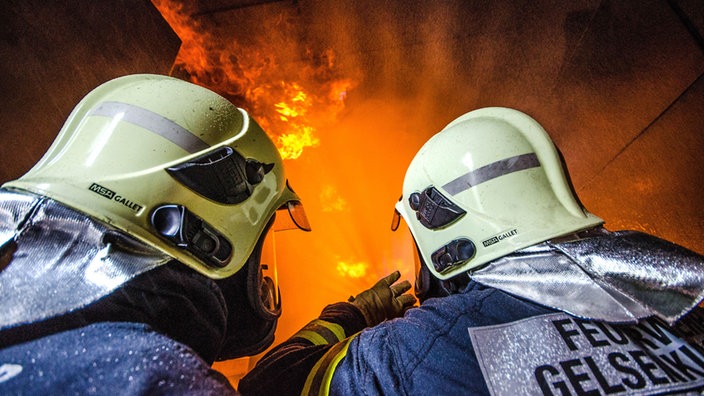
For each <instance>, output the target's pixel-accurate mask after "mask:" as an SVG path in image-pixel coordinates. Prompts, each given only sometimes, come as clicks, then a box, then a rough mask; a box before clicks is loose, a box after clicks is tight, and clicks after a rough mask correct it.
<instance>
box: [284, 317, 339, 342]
mask: <svg viewBox="0 0 704 396" xmlns="http://www.w3.org/2000/svg"><path fill="white" fill-rule="evenodd" d="M291 338H303V339H305V340H308V341H310V342H311V343H313V345H328V344H336V343H338V342H340V341H342V340H344V339H345V329H343V328H342V326H340V325H339V324H337V323H332V322H328V321H325V320H322V319H315V320H313V321H311V322H310V323H308V324H307V325H305V326H304V327H303V328H302V329H301V330H299V331H298V332H297V333H296V334H294V335H293V337H291Z"/></svg>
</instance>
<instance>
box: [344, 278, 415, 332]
mask: <svg viewBox="0 0 704 396" xmlns="http://www.w3.org/2000/svg"><path fill="white" fill-rule="evenodd" d="M400 277H401V273H400V272H398V271H394V272H393V273H392V274H391V275H389V276H387V277H385V278H383V279H381V280H380V281H379V282H377V283H376V284H375V285H374V286H372V288H371V289H368V290H365V291H363V292H361V293H359V294H358V295H357V296H356V297H350V300H349V301H350V302H351V303H352V304H353V305H354V306H356V307H357V308H359V310H360V311H362V315H364V319H366V321H367V326H376V325H377V324H379V323H381V322H383V321H384V320H386V319H393V318H396V317H399V316H403V314H404V312H406V311H407V310H408V309H409V308H411V307H412V306H413V304H415V302H416V298H415V297H413V296H412V295H411V294H404V293H406V292H407V291H409V290H410V289H411V283H410V282H409V281H407V280H405V281H403V282H401V283H399V284H397V285H394V282H396V281H397V280H398V279H399V278H400Z"/></svg>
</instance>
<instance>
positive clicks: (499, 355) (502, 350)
mask: <svg viewBox="0 0 704 396" xmlns="http://www.w3.org/2000/svg"><path fill="white" fill-rule="evenodd" d="M468 331H469V337H470V338H471V340H472V345H473V346H474V353H475V355H476V357H477V362H478V363H479V365H480V367H481V370H482V375H483V376H484V379H485V381H486V384H487V387H488V388H489V392H490V393H491V394H492V395H506V396H514V395H575V394H576V395H608V394H619V395H625V394H628V395H660V394H672V393H670V392H673V393H675V392H676V393H675V394H678V395H683V394H692V395H694V394H696V395H699V394H700V393H699V390H701V387H702V386H704V356H702V353H701V352H700V351H699V350H698V347H697V342H696V341H693V340H691V339H690V337H688V336H687V335H685V334H679V333H678V331H676V330H673V329H670V328H668V327H667V326H666V325H665V324H664V323H663V322H662V321H661V320H659V319H655V318H650V319H646V320H643V321H641V323H639V324H638V325H618V326H616V325H614V326H611V325H609V324H606V323H601V322H589V321H583V320H580V319H577V318H574V317H572V316H568V315H567V314H564V313H554V314H547V315H540V316H533V317H530V318H527V319H523V320H519V321H515V322H510V323H504V324H500V325H493V326H484V327H471V328H469V329H468ZM468 353H471V352H468Z"/></svg>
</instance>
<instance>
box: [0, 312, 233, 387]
mask: <svg viewBox="0 0 704 396" xmlns="http://www.w3.org/2000/svg"><path fill="white" fill-rule="evenodd" d="M0 394H3V395H51V394H62V395H232V394H236V392H235V391H234V389H233V388H232V387H231V386H230V384H229V383H228V381H227V379H226V378H225V377H224V376H223V375H222V374H220V373H218V372H216V371H214V370H212V369H210V367H209V365H208V364H207V363H206V362H205V361H203V359H201V358H200V357H199V356H198V355H197V354H196V353H195V352H194V351H193V350H192V349H190V348H189V347H187V346H185V345H183V344H181V343H178V342H176V341H174V340H173V339H171V338H168V337H166V336H164V335H162V334H160V333H157V332H155V331H154V330H152V329H151V328H149V326H147V325H144V324H138V323H125V322H103V323H96V324H93V325H89V326H86V327H81V328H78V329H73V330H68V331H64V332H60V333H56V334H52V335H48V336H46V337H42V338H39V339H35V340H32V341H28V342H26V343H22V344H18V345H14V346H11V347H9V348H5V349H2V350H0Z"/></svg>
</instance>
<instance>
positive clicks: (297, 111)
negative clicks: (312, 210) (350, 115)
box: [152, 0, 354, 159]
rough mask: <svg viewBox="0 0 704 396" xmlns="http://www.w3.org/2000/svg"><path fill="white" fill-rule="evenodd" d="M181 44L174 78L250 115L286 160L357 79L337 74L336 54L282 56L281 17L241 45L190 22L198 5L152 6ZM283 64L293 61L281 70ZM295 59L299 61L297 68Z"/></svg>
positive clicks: (163, 2) (162, 0) (339, 106)
mask: <svg viewBox="0 0 704 396" xmlns="http://www.w3.org/2000/svg"><path fill="white" fill-rule="evenodd" d="M152 3H153V4H154V6H155V7H156V8H157V9H158V10H159V12H160V13H161V14H162V16H163V17H164V19H165V20H166V22H167V23H168V24H169V25H170V26H171V28H172V29H173V30H174V32H175V33H176V34H177V35H178V36H179V38H180V39H181V41H182V45H181V49H180V51H179V53H178V56H177V58H176V61H175V63H174V70H173V71H172V74H179V75H181V74H184V75H185V78H186V79H188V80H190V81H191V82H193V83H196V84H199V85H202V86H205V87H207V88H210V89H212V90H213V91H215V92H217V93H219V94H221V95H223V96H225V97H226V98H228V99H230V100H231V101H232V102H233V103H234V104H235V105H237V106H239V107H242V108H244V109H246V110H247V111H248V112H249V113H250V114H251V115H252V117H253V118H254V119H255V120H257V122H258V123H259V124H260V125H261V127H262V128H263V129H264V130H265V131H266V132H267V133H268V134H269V136H270V137H271V138H272V140H273V141H274V142H275V143H276V145H277V148H278V150H279V152H280V153H281V157H282V158H283V159H295V158H298V157H299V156H300V155H301V154H302V153H303V151H304V149H305V148H307V147H316V146H318V145H319V144H320V138H319V137H317V134H318V131H319V129H320V128H323V127H325V126H326V125H328V124H329V123H330V122H331V121H334V120H335V119H336V118H337V116H338V115H339V114H340V113H341V112H342V111H343V110H344V108H345V100H346V98H347V93H348V92H349V90H350V89H352V87H353V86H354V83H353V82H352V80H351V79H349V78H345V77H341V76H339V73H338V71H337V70H336V67H337V65H336V62H335V60H336V58H335V55H334V53H333V51H331V50H329V49H328V50H325V51H323V52H322V54H316V53H315V52H314V51H311V50H310V49H308V48H306V49H305V50H303V51H299V52H303V53H304V54H305V55H306V56H307V58H304V59H303V63H301V62H300V54H298V53H297V54H290V53H288V54H287V53H283V52H284V49H281V47H286V46H285V45H276V44H275V43H276V42H277V40H278V41H286V40H287V39H288V41H289V42H290V41H291V40H290V39H289V36H290V32H289V31H288V30H289V29H291V28H290V27H289V26H288V25H287V24H286V19H285V18H284V17H283V16H281V15H280V16H279V17H278V18H272V20H271V21H270V23H272V24H273V25H274V26H273V28H272V29H271V34H270V35H267V39H259V40H257V39H252V40H251V42H249V41H248V42H247V43H243V42H238V41H237V40H235V39H234V38H227V37H222V36H219V35H218V36H216V35H215V34H214V33H213V32H211V31H209V30H207V29H204V27H203V26H202V24H201V23H199V21H198V20H196V19H194V18H192V17H191V16H190V15H192V14H193V13H194V12H193V9H189V8H187V6H190V7H193V6H194V3H189V2H185V1H183V2H182V0H152ZM279 59H286V60H288V61H289V62H288V63H286V64H283V63H281V62H280V61H279ZM291 59H295V60H296V61H297V62H296V63H295V64H292V63H293V62H291Z"/></svg>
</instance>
